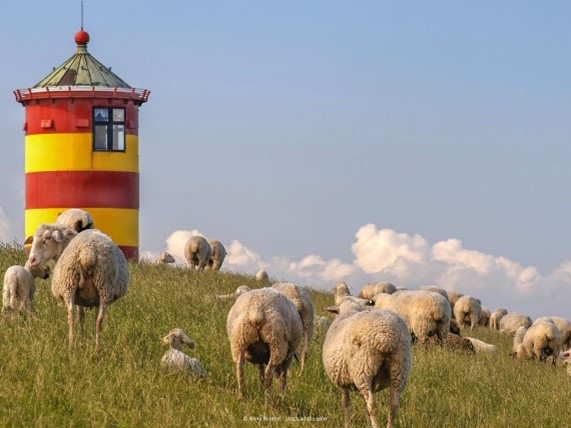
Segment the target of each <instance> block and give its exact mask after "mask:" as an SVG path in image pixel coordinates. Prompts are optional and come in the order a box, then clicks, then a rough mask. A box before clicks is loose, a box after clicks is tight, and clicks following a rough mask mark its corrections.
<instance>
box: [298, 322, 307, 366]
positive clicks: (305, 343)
mask: <svg viewBox="0 0 571 428" xmlns="http://www.w3.org/2000/svg"><path fill="white" fill-rule="evenodd" d="M308 353H309V331H304V334H303V349H302V350H301V369H300V370H299V371H300V372H302V371H303V369H304V368H305V360H306V359H307V354H308Z"/></svg>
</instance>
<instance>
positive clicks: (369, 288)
mask: <svg viewBox="0 0 571 428" xmlns="http://www.w3.org/2000/svg"><path fill="white" fill-rule="evenodd" d="M395 291H397V288H396V287H395V286H394V285H393V284H391V283H390V282H369V283H367V284H365V285H364V286H363V288H362V289H361V291H360V292H359V294H357V296H358V297H361V298H362V299H367V300H370V299H372V298H373V297H375V296H376V295H377V294H379V293H387V294H393V293H394V292H395Z"/></svg>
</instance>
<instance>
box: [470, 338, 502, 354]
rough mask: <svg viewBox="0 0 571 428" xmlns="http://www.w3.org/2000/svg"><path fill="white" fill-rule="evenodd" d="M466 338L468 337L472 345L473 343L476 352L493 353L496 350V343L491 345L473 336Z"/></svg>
mask: <svg viewBox="0 0 571 428" xmlns="http://www.w3.org/2000/svg"><path fill="white" fill-rule="evenodd" d="M466 339H468V340H469V341H470V342H471V343H472V345H474V349H475V350H476V352H487V353H494V352H496V351H497V350H498V348H497V347H496V345H492V344H491V343H486V342H483V341H481V340H479V339H476V338H473V337H466Z"/></svg>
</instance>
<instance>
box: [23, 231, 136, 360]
mask: <svg viewBox="0 0 571 428" xmlns="http://www.w3.org/2000/svg"><path fill="white" fill-rule="evenodd" d="M66 230H69V229H67V228H65V227H64V226H61V225H58V224H57V223H56V224H53V225H40V226H39V227H38V229H36V232H34V241H33V242H32V251H31V252H30V256H29V259H28V260H29V262H30V265H31V266H32V267H36V266H42V265H43V263H45V262H47V261H48V260H49V258H50V257H48V256H49V255H50V254H54V253H55V254H60V256H59V257H58V260H57V262H56V265H55V267H54V271H53V279H52V284H51V289H52V294H53V295H54V297H56V298H57V299H59V300H61V301H62V302H63V303H64V304H65V305H66V306H67V310H68V324H69V343H70V346H71V345H72V344H73V340H74V325H75V306H76V305H77V306H78V307H79V323H80V327H81V332H82V333H83V331H84V328H83V327H84V322H85V310H84V308H92V307H97V308H98V310H97V312H96V319H95V352H96V353H97V352H98V351H99V349H100V343H101V330H102V328H103V319H104V318H105V313H106V311H107V307H108V306H109V305H110V304H112V303H114V302H115V301H117V300H118V299H120V298H121V297H123V296H124V295H125V294H127V288H128V283H129V269H128V266H127V261H126V259H125V256H124V255H123V252H122V251H121V250H120V249H119V247H118V246H117V245H116V244H115V243H114V242H113V241H112V240H111V238H110V237H109V236H107V235H105V234H104V233H102V232H100V231H99V230H96V229H87V230H84V231H83V232H81V233H78V234H77V235H76V236H75V237H74V238H73V239H71V240H70V241H69V243H68V244H67V246H65V248H64V245H65V242H58V241H56V242H57V244H58V247H61V248H58V249H56V251H54V249H53V247H52V246H51V243H52V242H51V241H53V237H54V236H56V235H57V234H58V232H59V234H64V233H65V231H66ZM48 233H51V237H52V238H50V239H49V240H48V241H50V245H47V246H43V245H42V243H41V239H42V238H46V236H47V235H48ZM36 237H37V238H36ZM51 258H53V256H52V257H51Z"/></svg>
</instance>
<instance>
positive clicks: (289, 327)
mask: <svg viewBox="0 0 571 428" xmlns="http://www.w3.org/2000/svg"><path fill="white" fill-rule="evenodd" d="M226 331H227V333H228V339H229V340H230V349H231V352H232V359H233V361H234V362H235V363H236V379H237V381H238V399H242V398H243V391H242V379H243V365H244V360H246V361H249V362H251V363H252V364H256V365H257V366H258V373H259V378H260V382H261V383H262V385H263V388H264V392H265V394H266V398H267V397H268V395H269V393H270V387H271V385H272V379H273V376H274V372H276V373H277V374H278V375H279V377H280V383H281V394H280V395H281V397H282V398H283V397H284V396H285V390H286V385H287V371H288V368H289V366H290V364H291V361H292V358H293V355H294V353H295V351H296V350H297V347H298V346H299V344H300V342H301V338H302V335H303V325H302V323H301V318H300V317H299V314H298V312H297V310H296V309H295V306H294V305H293V303H292V302H291V301H290V300H289V299H288V298H287V297H286V296H284V295H283V294H281V293H280V292H278V291H277V290H274V289H273V288H260V289H256V290H252V291H249V292H247V293H244V294H241V295H240V296H239V297H238V298H237V299H236V302H234V305H233V306H232V307H231V308H230V311H229V312H228V317H227V319H226Z"/></svg>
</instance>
